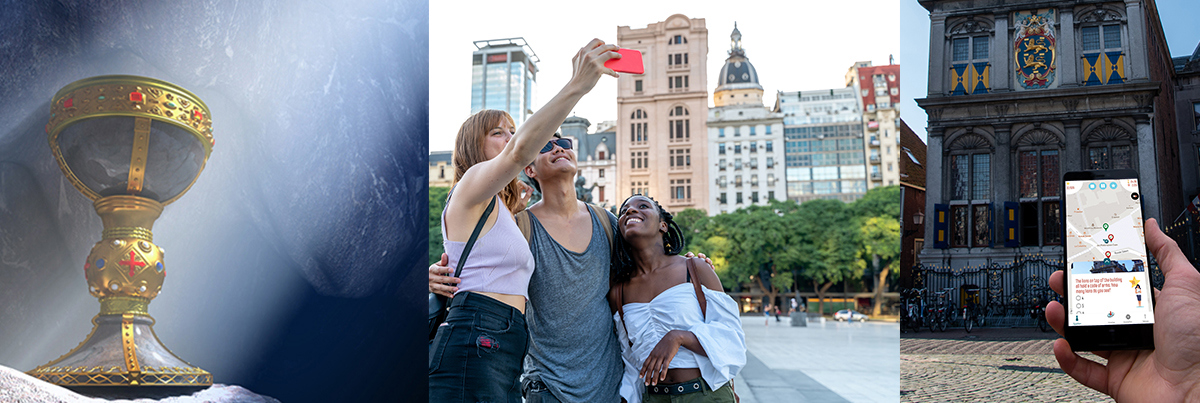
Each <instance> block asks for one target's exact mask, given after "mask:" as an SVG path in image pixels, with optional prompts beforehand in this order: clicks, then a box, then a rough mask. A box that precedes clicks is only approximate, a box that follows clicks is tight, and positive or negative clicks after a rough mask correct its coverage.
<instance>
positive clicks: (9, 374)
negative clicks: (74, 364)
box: [0, 365, 279, 403]
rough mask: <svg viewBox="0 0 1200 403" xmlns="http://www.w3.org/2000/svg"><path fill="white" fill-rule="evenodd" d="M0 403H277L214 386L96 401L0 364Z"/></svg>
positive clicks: (243, 390)
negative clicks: (182, 393) (185, 393)
mask: <svg viewBox="0 0 1200 403" xmlns="http://www.w3.org/2000/svg"><path fill="white" fill-rule="evenodd" d="M0 402H21V403H43V402H44V403H103V402H112V403H153V402H162V403H234V402H238V403H279V400H275V399H274V398H271V397H269V396H262V395H259V394H256V393H254V392H251V391H249V390H246V388H243V387H241V386H237V385H221V384H214V385H213V386H211V387H209V388H208V389H205V390H202V391H199V392H196V393H194V394H192V395H191V396H177V397H169V398H165V399H161V400H151V399H132V400H128V399H117V400H106V399H96V398H91V397H87V396H83V395H80V394H78V393H75V392H72V391H70V390H68V389H67V388H64V387H61V386H57V385H51V384H48V383H46V382H42V381H41V380H38V379H35V378H33V377H31V376H29V375H25V373H23V372H21V371H17V370H15V369H12V368H9V367H6V366H3V365H0Z"/></svg>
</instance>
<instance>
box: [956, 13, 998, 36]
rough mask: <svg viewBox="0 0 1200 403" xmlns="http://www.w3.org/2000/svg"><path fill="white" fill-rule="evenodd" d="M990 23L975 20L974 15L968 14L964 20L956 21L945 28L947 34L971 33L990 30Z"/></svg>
mask: <svg viewBox="0 0 1200 403" xmlns="http://www.w3.org/2000/svg"><path fill="white" fill-rule="evenodd" d="M992 31H993V28H992V23H991V22H990V21H986V20H976V19H975V17H974V16H969V17H967V18H966V19H965V20H962V21H961V22H958V23H956V24H954V25H952V26H951V27H950V29H949V30H947V31H946V32H947V36H952V35H960V34H973V33H977V32H988V33H990V32H992Z"/></svg>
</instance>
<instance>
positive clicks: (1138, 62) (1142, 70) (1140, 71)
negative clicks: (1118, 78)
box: [1125, 0, 1150, 132]
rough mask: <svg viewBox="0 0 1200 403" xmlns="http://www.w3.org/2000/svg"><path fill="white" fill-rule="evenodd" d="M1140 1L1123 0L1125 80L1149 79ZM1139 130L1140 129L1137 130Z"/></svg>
mask: <svg viewBox="0 0 1200 403" xmlns="http://www.w3.org/2000/svg"><path fill="white" fill-rule="evenodd" d="M1142 1H1144V0H1125V20H1126V21H1128V22H1129V25H1128V26H1126V33H1127V34H1128V35H1127V37H1128V38H1129V43H1127V44H1125V54H1126V56H1125V63H1127V64H1128V65H1129V71H1127V72H1126V73H1127V74H1128V76H1127V77H1126V81H1146V80H1148V79H1149V77H1150V74H1149V71H1150V68H1149V61H1148V60H1147V59H1146V21H1145V19H1146V17H1145V16H1143V15H1142V13H1143V11H1144V10H1142ZM1139 132H1140V130H1139Z"/></svg>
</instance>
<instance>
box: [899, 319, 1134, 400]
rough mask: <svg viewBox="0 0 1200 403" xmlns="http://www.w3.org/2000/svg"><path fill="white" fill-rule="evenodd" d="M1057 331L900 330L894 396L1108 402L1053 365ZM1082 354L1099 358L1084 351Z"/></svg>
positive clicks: (1054, 363) (1054, 362)
mask: <svg viewBox="0 0 1200 403" xmlns="http://www.w3.org/2000/svg"><path fill="white" fill-rule="evenodd" d="M1057 336H1058V335H1057V334H1056V333H1054V332H1048V333H1043V332H1040V331H1038V330H1037V329H1033V328H1018V329H1000V328H984V329H975V330H974V331H973V332H971V333H966V332H965V331H963V330H962V329H952V330H950V331H947V332H942V333H929V332H928V331H923V332H920V333H916V334H912V333H905V334H904V338H903V339H901V340H900V370H901V373H902V374H903V375H901V377H900V401H902V402H984V401H986V402H1034V401H1036V402H1111V401H1112V399H1111V398H1109V397H1108V396H1107V395H1104V394H1102V393H1100V392H1097V391H1094V390H1092V389H1089V388H1087V387H1086V386H1083V385H1081V384H1079V383H1078V382H1075V380H1074V379H1071V377H1070V376H1067V374H1065V373H1063V371H1062V369H1060V368H1059V367H1058V361H1056V360H1055V359H1054V351H1053V343H1054V339H1055V338H1056V337H1057ZM1084 357H1087V358H1089V359H1092V360H1095V361H1098V362H1100V363H1103V362H1104V360H1103V359H1102V358H1100V357H1097V356H1095V355H1092V354H1090V353H1085V354H1084Z"/></svg>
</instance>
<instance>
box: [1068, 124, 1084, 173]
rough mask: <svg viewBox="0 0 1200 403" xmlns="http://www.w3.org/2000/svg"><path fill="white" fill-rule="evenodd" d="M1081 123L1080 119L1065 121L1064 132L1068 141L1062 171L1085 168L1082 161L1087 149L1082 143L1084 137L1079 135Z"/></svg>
mask: <svg viewBox="0 0 1200 403" xmlns="http://www.w3.org/2000/svg"><path fill="white" fill-rule="evenodd" d="M1079 123H1080V121H1079V119H1070V120H1064V121H1063V129H1064V130H1063V132H1064V134H1065V135H1066V137H1067V138H1066V140H1067V143H1066V145H1065V146H1064V147H1063V153H1062V157H1063V161H1062V172H1068V171H1082V170H1083V162H1082V161H1083V156H1084V155H1085V152H1086V151H1085V150H1084V149H1083V146H1082V145H1081V143H1082V141H1083V139H1082V138H1080V136H1079Z"/></svg>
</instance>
